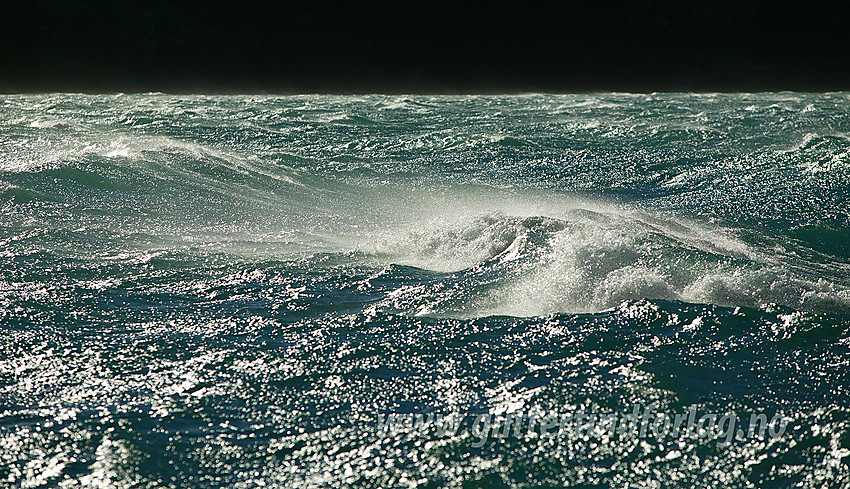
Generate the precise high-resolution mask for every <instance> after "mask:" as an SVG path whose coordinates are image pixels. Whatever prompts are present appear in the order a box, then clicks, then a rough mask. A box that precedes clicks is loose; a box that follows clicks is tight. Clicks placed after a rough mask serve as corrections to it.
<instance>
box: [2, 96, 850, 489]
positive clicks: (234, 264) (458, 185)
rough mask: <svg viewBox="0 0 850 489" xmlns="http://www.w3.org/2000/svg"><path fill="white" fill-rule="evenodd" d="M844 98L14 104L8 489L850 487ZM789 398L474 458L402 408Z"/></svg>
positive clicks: (849, 127) (5, 234) (5, 229)
mask: <svg viewBox="0 0 850 489" xmlns="http://www.w3.org/2000/svg"><path fill="white" fill-rule="evenodd" d="M849 187H850V94H847V93H831V94H798V93H776V94H699V95H694V94H652V95H632V94H587V95H520V96H440V97H430V96H377V95H376V96H291V97H274V96H263V97H254V96H234V97H218V96H216V97H211V96H185V97H176V96H168V95H162V94H145V95H109V96H85V95H43V96H9V95H7V96H2V97H1V98H0V195H1V196H2V198H1V199H0V205H1V206H2V212H0V243H2V247H0V303H2V308H0V327H2V335H0V382H2V390H0V459H2V461H3V462H2V464H0V485H5V486H10V487H69V488H73V487H258V486H260V485H262V484H265V485H266V486H272V487H443V486H449V487H561V486H565V485H577V486H582V487H623V486H625V485H627V484H628V485H629V486H630V487H671V486H684V487H692V486H698V487H702V486H723V487H789V486H798V487H847V486H848V485H850V469H849V468H848V461H850V458H848V457H850V417H848V415H850V394H848V388H847V386H848V385H850V377H848V372H850V369H848V365H850V360H848V358H850V356H848V353H850V352H848V348H850V215H848V208H850V192H848V190H850V188H849ZM636 403H639V404H642V405H648V404H650V403H655V404H656V405H657V409H658V411H660V412H667V413H671V414H676V413H682V412H686V411H687V410H688V409H689V408H690V407H692V406H695V408H696V409H698V410H699V412H700V413H719V414H723V413H729V412H734V413H737V414H738V415H740V416H741V417H742V418H744V417H746V418H747V419H749V416H750V415H751V414H752V413H763V414H764V415H765V416H766V417H767V418H769V419H772V418H773V417H775V416H780V417H783V418H784V419H786V420H787V429H786V430H784V432H783V433H781V435H778V436H761V437H750V436H736V437H734V439H731V440H729V443H728V444H727V445H723V446H721V445H722V444H719V443H718V438H717V437H711V436H707V437H697V436H690V437H687V436H686V437H678V438H672V437H661V436H652V435H647V436H643V437H640V438H638V439H616V438H615V439H611V438H606V437H600V436H593V435H587V434H585V435H582V434H580V433H579V434H569V435H567V436H565V437H561V438H556V439H552V438H546V437H543V436H532V435H528V436H516V437H510V436H509V437H505V438H492V439H488V440H487V441H486V442H485V443H483V444H481V443H475V441H476V440H474V437H471V436H469V433H463V432H459V433H457V434H445V433H443V434H440V433H437V432H435V431H434V430H431V431H428V432H424V433H412V432H399V433H389V434H387V433H382V432H380V430H379V429H378V420H379V419H380V418H381V416H383V415H386V414H387V413H402V414H404V413H462V414H464V415H467V416H477V415H482V414H492V415H493V416H499V415H501V414H504V413H510V412H532V411H534V410H535V409H538V410H543V411H546V412H575V411H576V410H578V409H583V410H586V411H588V412H590V411H594V412H596V411H598V412H614V413H618V412H627V411H629V410H630V409H631V407H632V405H634V404H636Z"/></svg>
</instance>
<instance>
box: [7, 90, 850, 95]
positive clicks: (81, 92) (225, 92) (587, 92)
mask: <svg viewBox="0 0 850 489" xmlns="http://www.w3.org/2000/svg"><path fill="white" fill-rule="evenodd" d="M842 92H850V88H844V89H803V90H799V89H794V88H760V89H755V90H745V89H744V90H741V89H732V90H725V89H716V90H712V89H657V90H651V89H638V90H622V89H610V90H609V89H576V90H534V89H527V90H526V89H517V90H513V89H506V90H499V89H483V90H430V91H429V90H316V91H307V90H293V91H277V90H244V91H240V90H209V91H206V90H204V91H187V90H168V89H166V90H127V91H124V90H102V91H101V90H73V89H72V90H36V91H12V90H4V89H0V95H156V94H161V95H209V96H235V95H262V96H297V95H426V96H428V95H431V96H453V95H457V96H463V95H591V94H612V93H622V94H629V95H653V94H695V95H708V94H745V93H746V94H761V93H801V94H806V93H810V94H827V93H842Z"/></svg>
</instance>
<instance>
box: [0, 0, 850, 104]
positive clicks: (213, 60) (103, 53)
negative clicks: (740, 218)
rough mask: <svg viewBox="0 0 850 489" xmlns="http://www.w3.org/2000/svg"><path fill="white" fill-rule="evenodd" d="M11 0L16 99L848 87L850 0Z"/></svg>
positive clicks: (10, 76)
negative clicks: (338, 2) (847, 1)
mask: <svg viewBox="0 0 850 489" xmlns="http://www.w3.org/2000/svg"><path fill="white" fill-rule="evenodd" d="M6 3H7V4H8V3H12V4H11V5H4V7H3V11H2V13H0V30H2V31H0V43H2V46H0V91H3V92H44V91H85V92H116V91H120V92H136V91H163V92H208V93H232V92H261V91H263V90H265V91H268V92H270V93H294V92H302V93H303V92H341V93H348V92H420V93H422V92H429V93H465V92H523V91H547V92H575V91H603V90H620V91H668V90H677V91H678V90H685V91H742V90H743V91H762V90H806V91H822V90H841V89H845V90H846V89H850V27H848V17H847V16H846V15H845V13H844V11H843V10H842V9H840V8H839V7H838V5H839V4H840V3H839V2H817V1H809V2H792V1H787V0H786V1H782V0H773V1H765V0H738V1H687V0H677V1H674V0H632V1H625V0H623V1H609V2H602V1H596V2H592V1H525V2H515V3H513V5H512V6H505V5H503V4H500V3H496V2H474V3H473V2H461V1H455V2H439V1H437V2H396V3H397V4H398V5H397V6H396V7H395V8H391V7H388V6H387V5H385V4H384V3H383V2H351V3H349V4H347V5H346V6H343V7H338V6H334V5H331V4H327V3H318V2H302V4H301V5H300V6H292V5H291V4H290V3H289V2H272V1H250V0H245V1H241V2H231V3H230V4H228V5H227V6H223V7H222V6H217V4H215V3H209V2H207V3H204V2H185V1H184V2H181V1H174V2H154V1H142V0H124V1H122V0H108V1H107V0H100V1H94V0H88V1H78V2H74V1H73V0H68V1H64V2H57V1H37V0H31V1H23V2H6ZM408 3H410V5H408Z"/></svg>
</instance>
